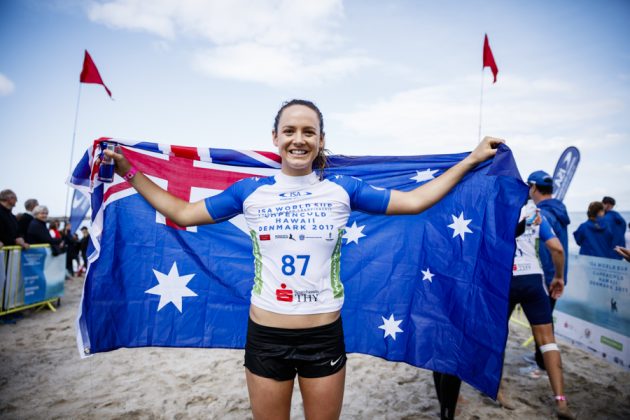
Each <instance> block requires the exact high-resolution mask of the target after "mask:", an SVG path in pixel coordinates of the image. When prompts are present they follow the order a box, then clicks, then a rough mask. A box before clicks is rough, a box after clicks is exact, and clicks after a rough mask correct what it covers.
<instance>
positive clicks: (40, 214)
mask: <svg viewBox="0 0 630 420" xmlns="http://www.w3.org/2000/svg"><path fill="white" fill-rule="evenodd" d="M47 220H48V207H46V206H37V207H35V208H34V209H33V220H32V221H31V224H30V225H28V231H27V233H26V240H27V241H28V242H29V243H32V244H49V245H50V247H51V250H52V252H53V255H59V254H61V253H62V252H63V251H62V249H63V245H64V244H63V241H62V239H61V238H53V237H52V236H51V235H50V232H49V231H48V228H47V227H46V221H47Z"/></svg>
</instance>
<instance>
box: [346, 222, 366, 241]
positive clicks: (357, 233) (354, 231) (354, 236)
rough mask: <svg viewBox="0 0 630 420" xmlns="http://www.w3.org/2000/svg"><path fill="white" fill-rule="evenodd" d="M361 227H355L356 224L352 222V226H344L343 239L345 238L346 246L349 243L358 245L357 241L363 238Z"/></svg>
mask: <svg viewBox="0 0 630 420" xmlns="http://www.w3.org/2000/svg"><path fill="white" fill-rule="evenodd" d="M364 227H365V225H363V226H357V222H353V223H352V226H346V232H345V233H344V234H343V237H344V238H346V240H347V242H346V245H347V244H349V243H350V242H354V243H355V244H357V245H359V239H360V238H363V237H364V236H365V234H363V228H364Z"/></svg>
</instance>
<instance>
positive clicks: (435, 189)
mask: <svg viewBox="0 0 630 420" xmlns="http://www.w3.org/2000/svg"><path fill="white" fill-rule="evenodd" d="M501 143H503V140H500V139H496V138H493V137H484V139H483V140H482V141H481V143H479V145H478V146H477V147H476V148H475V150H473V151H472V153H471V154H469V155H468V156H466V158H464V159H463V160H462V161H461V162H459V163H458V164H457V165H455V166H453V167H452V168H450V169H449V170H448V171H446V172H444V173H443V174H442V175H440V176H439V177H437V178H435V179H434V180H432V181H431V182H427V183H426V184H424V185H421V186H419V187H418V188H416V189H414V190H411V191H398V190H392V194H391V197H390V199H389V205H388V206H387V214H417V213H420V212H423V211H424V210H426V209H428V208H429V207H431V206H433V205H434V204H435V203H437V202H438V201H440V200H441V199H442V198H443V197H444V196H445V195H446V194H448V192H449V191H450V190H451V189H452V188H453V187H454V186H455V185H456V184H457V183H458V182H459V181H460V180H461V179H462V178H463V177H464V175H466V173H467V172H468V171H470V170H471V169H473V168H474V167H475V166H477V165H478V164H480V163H481V162H484V161H486V160H488V159H490V158H491V157H493V156H494V155H495V154H496V153H497V147H498V146H499V144H501Z"/></svg>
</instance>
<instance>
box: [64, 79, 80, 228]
mask: <svg viewBox="0 0 630 420" xmlns="http://www.w3.org/2000/svg"><path fill="white" fill-rule="evenodd" d="M80 102H81V83H80V82H79V94H78V95H77V109H76V110H75V112H74V130H73V131H72V147H71V148H70V162H69V164H68V178H70V177H71V176H72V160H73V159H74V143H75V141H76V137H77V122H78V121H79V103H80ZM69 195H70V185H66V209H65V210H64V212H63V215H64V217H66V220H70V215H69V214H68V197H69Z"/></svg>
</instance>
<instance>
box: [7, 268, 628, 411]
mask: <svg viewBox="0 0 630 420" xmlns="http://www.w3.org/2000/svg"><path fill="white" fill-rule="evenodd" d="M81 287H82V279H81V278H75V279H73V280H70V281H68V282H66V295H65V296H64V297H63V299H62V302H61V306H60V307H59V308H58V310H57V312H54V313H53V312H50V311H48V310H41V311H28V312H25V313H24V314H23V315H22V316H20V317H18V318H15V319H13V320H12V321H11V320H10V319H7V318H6V317H5V318H3V319H0V321H2V323H0V360H1V362H0V418H3V419H26V418H36V419H48V418H64V419H65V418H85V419H88V418H90V419H92V418H98V419H108V418H143V419H150V418H166V419H173V418H178V419H179V418H203V419H205V418H208V419H209V418H217V419H246V418H251V413H250V411H249V402H248V397H247V389H246V387H245V375H244V372H243V367H242V359H243V351H241V350H215V349H161V348H144V349H133V350H127V349H122V350H117V351H114V352H110V353H104V354H99V355H96V356H94V357H92V358H89V359H87V360H81V359H80V358H79V355H78V351H77V348H76V344H75V331H74V320H75V317H76V313H77V307H78V302H79V296H80V293H81ZM528 335H529V334H528V332H527V331H526V330H524V329H523V328H522V327H518V326H516V325H511V331H510V340H509V342H508V349H507V355H506V366H505V375H504V381H505V382H506V384H507V393H508V396H509V397H511V399H512V400H513V402H514V403H515V404H516V409H515V410H514V411H508V410H505V409H503V408H500V407H499V406H498V405H497V404H496V403H495V402H493V401H492V400H490V399H489V398H486V397H484V396H482V395H481V394H480V393H479V392H477V391H476V390H475V389H473V388H471V387H470V386H468V385H466V384H464V385H463V386H462V396H463V398H464V400H465V401H463V402H462V403H460V405H459V409H460V413H459V415H458V418H461V419H488V418H492V419H535V418H551V415H552V410H551V402H550V396H551V390H550V387H549V383H548V380H547V377H546V376H544V375H543V376H542V377H540V378H538V379H533V378H530V377H529V376H527V375H524V374H521V373H520V371H519V368H522V367H526V366H527V364H526V362H524V361H523V359H522V356H523V355H524V354H526V353H530V352H531V347H530V348H529V349H526V348H523V347H521V346H520V343H522V342H523V341H524V340H526V339H527V337H528ZM560 347H561V349H562V358H563V364H564V368H565V383H566V394H567V396H568V398H569V403H570V406H571V407H572V409H573V410H574V411H575V412H576V413H577V414H578V416H579V417H578V418H581V419H589V420H591V419H629V418H630V373H629V372H624V371H621V370H619V368H617V367H615V366H612V365H610V364H608V363H606V362H604V361H602V360H600V359H598V358H596V357H594V356H591V355H590V354H588V353H586V352H584V351H582V350H579V349H575V348H570V347H569V346H568V345H566V343H563V342H560ZM348 359H349V360H348V374H347V382H346V391H345V392H346V394H345V399H344V406H343V411H342V413H341V417H342V418H344V419H403V418H404V419H425V418H427V419H429V418H433V419H434V418H438V411H439V408H438V404H437V401H436V399H435V394H434V390H433V382H432V376H431V373H430V372H429V371H426V370H422V369H417V368H415V367H412V366H409V365H406V364H402V363H392V362H386V361H383V360H381V359H378V358H374V357H370V356H364V355H359V354H351V355H349V358H348ZM302 417H303V414H302V409H301V398H300V395H299V391H298V388H297V386H296V387H295V391H294V396H293V407H292V418H296V419H299V418H302Z"/></svg>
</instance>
